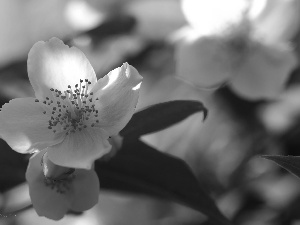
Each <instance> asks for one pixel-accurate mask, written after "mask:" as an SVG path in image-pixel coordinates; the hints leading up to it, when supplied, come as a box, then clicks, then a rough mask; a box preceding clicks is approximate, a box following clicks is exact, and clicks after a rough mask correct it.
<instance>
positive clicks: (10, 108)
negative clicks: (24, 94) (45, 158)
mask: <svg viewBox="0 0 300 225" xmlns="http://www.w3.org/2000/svg"><path fill="white" fill-rule="evenodd" d="M0 136H1V138H2V139H4V140H5V141H6V142H7V143H8V145H9V146H10V147H11V148H12V149H13V150H15V151H17V152H20V153H31V152H33V151H35V150H42V149H44V148H46V147H48V146H51V145H54V144H57V143H59V142H61V141H62V139H63V137H62V136H59V135H54V134H53V132H52V131H51V130H49V129H48V117H47V116H46V115H44V114H43V108H42V107H41V105H40V103H37V102H35V99H34V98H17V99H13V100H11V101H10V102H9V103H7V104H5V105H3V107H2V109H1V112H0Z"/></svg>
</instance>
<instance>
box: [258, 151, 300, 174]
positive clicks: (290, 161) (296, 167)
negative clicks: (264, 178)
mask: <svg viewBox="0 0 300 225" xmlns="http://www.w3.org/2000/svg"><path fill="white" fill-rule="evenodd" d="M261 157H262V158H265V159H268V160H271V161H273V162H275V163H276V164H278V165H279V166H281V167H282V168H284V169H286V170H287V171H289V172H290V173H292V174H294V175H296V176H297V177H298V178H300V156H282V155H263V156H261Z"/></svg>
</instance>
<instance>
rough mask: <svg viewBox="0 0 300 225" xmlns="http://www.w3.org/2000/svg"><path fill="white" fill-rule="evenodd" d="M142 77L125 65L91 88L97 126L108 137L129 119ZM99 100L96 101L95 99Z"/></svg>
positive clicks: (134, 105)
mask: <svg viewBox="0 0 300 225" xmlns="http://www.w3.org/2000/svg"><path fill="white" fill-rule="evenodd" d="M142 79H143V78H142V77H141V76H140V75H139V73H138V71H137V70H136V69H135V68H134V67H132V66H130V65H128V64H127V63H125V64H124V65H123V66H121V67H119V68H116V69H114V70H112V71H111V72H109V74H107V75H106V76H105V77H103V78H102V79H100V80H98V82H97V84H96V85H95V86H94V88H93V90H92V91H93V92H94V101H95V104H96V109H97V110H99V113H98V114H99V121H100V123H99V126H100V127H101V128H102V129H104V130H105V131H106V132H108V134H109V135H110V136H112V135H116V134H118V133H119V132H120V130H121V129H123V128H124V127H125V125H126V124H127V123H128V121H129V120H130V119H131V117H132V115H133V113H134V110H135V107H136V104H137V102H138V97H139V89H140V84H141V82H142ZM97 98H98V99H99V100H96V99H97Z"/></svg>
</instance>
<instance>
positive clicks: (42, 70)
mask: <svg viewBox="0 0 300 225" xmlns="http://www.w3.org/2000/svg"><path fill="white" fill-rule="evenodd" d="M27 66H28V76H29V80H30V83H31V85H32V87H33V89H34V91H35V95H36V97H37V98H45V97H47V96H48V97H50V96H51V92H50V90H49V89H50V88H54V89H58V90H60V91H62V92H63V91H65V90H67V89H68V85H71V86H72V88H73V87H74V85H75V84H78V83H79V80H80V79H82V80H84V79H88V80H89V81H91V83H92V85H94V84H95V83H96V81H97V79H96V75H95V72H94V69H93V68H92V66H91V64H90V62H89V61H88V59H87V58H86V57H85V55H84V54H83V53H82V52H81V51H80V50H79V49H77V48H76V47H71V48H70V47H69V46H67V45H64V43H63V42H62V41H61V40H59V39H58V38H52V39H50V40H49V42H42V41H40V42H37V43H36V44H35V45H34V46H33V47H32V48H31V50H30V52H29V54H28V61H27Z"/></svg>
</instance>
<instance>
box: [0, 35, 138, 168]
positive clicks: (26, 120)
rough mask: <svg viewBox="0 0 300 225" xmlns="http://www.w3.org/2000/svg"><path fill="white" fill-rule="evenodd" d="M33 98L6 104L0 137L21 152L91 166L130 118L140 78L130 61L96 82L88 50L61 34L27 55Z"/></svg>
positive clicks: (68, 164) (1, 115)
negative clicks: (40, 153) (68, 43)
mask: <svg viewBox="0 0 300 225" xmlns="http://www.w3.org/2000/svg"><path fill="white" fill-rule="evenodd" d="M28 76H29V80H30V82H31V85H32V87H33V89H34V91H35V96H36V99H34V98H17V99H13V100H11V101H10V102H9V103H8V104H5V105H4V106H3V107H2V110H1V112H0V136H1V138H3V139H4V140H5V141H6V142H7V143H8V144H9V145H10V147H11V148H12V149H13V150H15V151H17V152H20V153H33V152H36V151H41V150H43V149H47V152H48V157H49V159H50V160H51V161H53V163H55V164H57V165H60V166H65V167H72V168H85V169H90V168H91V166H92V164H93V162H94V160H95V159H97V158H99V157H101V156H103V155H105V154H106V153H108V152H109V151H110V149H111V145H110V144H109V142H108V140H107V139H108V138H109V137H110V136H114V135H117V134H118V133H119V131H120V130H121V129H122V128H123V127H124V126H125V125H126V124H127V123H128V121H129V120H130V118H131V117H132V115H133V113H134V110H135V107H136V104H137V101H138V97H139V87H140V84H141V81H142V77H141V76H140V75H139V73H138V72H137V70H136V69H135V68H133V67H132V66H130V65H128V64H127V63H125V64H123V66H121V67H119V68H116V69H114V70H112V71H111V72H110V73H109V74H108V75H106V76H105V77H103V78H102V79H99V80H98V81H97V79H96V75H95V72H94V70H93V68H92V66H91V65H90V63H89V61H88V60H87V58H86V57H85V55H84V54H83V53H82V52H81V51H80V50H78V49H77V48H75V47H72V48H69V47H68V46H66V45H64V44H63V42H62V41H61V40H59V39H57V38H52V39H51V40H50V41H49V42H38V43H36V44H35V45H34V46H33V47H32V49H31V50H30V52H29V55H28Z"/></svg>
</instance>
